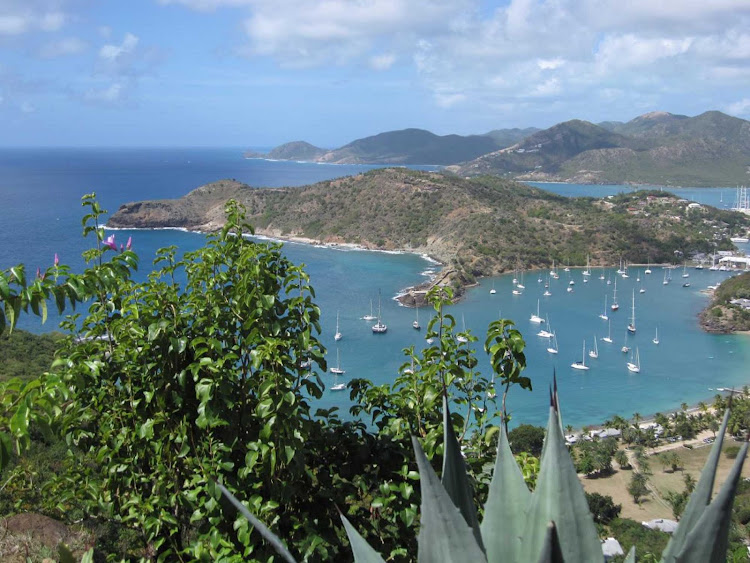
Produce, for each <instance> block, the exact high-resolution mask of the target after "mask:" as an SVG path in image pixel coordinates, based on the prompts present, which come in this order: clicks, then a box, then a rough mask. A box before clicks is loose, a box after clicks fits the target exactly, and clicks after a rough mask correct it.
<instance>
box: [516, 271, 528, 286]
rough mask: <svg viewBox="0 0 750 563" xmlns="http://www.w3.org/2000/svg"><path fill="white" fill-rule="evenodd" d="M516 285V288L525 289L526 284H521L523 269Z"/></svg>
mask: <svg viewBox="0 0 750 563" xmlns="http://www.w3.org/2000/svg"><path fill="white" fill-rule="evenodd" d="M516 287H517V288H518V289H526V286H525V285H523V270H521V281H520V282H518V283H517V284H516Z"/></svg>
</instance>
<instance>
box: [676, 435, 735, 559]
mask: <svg viewBox="0 0 750 563" xmlns="http://www.w3.org/2000/svg"><path fill="white" fill-rule="evenodd" d="M746 455H747V442H745V444H744V445H743V446H742V449H741V450H740V453H739V455H738V456H737V459H736V460H735V462H734V465H733V466H732V470H731V471H730V472H729V476H728V477H727V480H726V482H725V483H724V485H723V486H722V487H721V490H720V491H719V494H718V495H716V498H715V499H714V500H713V501H711V504H709V505H708V507H707V508H706V509H705V510H704V511H703V514H702V516H701V517H700V519H699V520H698V522H697V523H696V524H695V526H694V527H693V529H692V530H690V532H689V533H688V535H687V537H686V538H685V541H684V543H683V546H682V549H681V550H680V551H679V553H678V554H677V556H676V557H675V561H677V562H678V563H722V562H723V561H726V559H727V546H728V545H729V526H730V524H731V522H732V505H733V504H734V497H735V495H736V494H737V484H738V483H739V481H740V476H741V474H742V465H743V464H744V462H745V456H746Z"/></svg>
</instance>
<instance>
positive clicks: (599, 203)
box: [108, 169, 750, 287]
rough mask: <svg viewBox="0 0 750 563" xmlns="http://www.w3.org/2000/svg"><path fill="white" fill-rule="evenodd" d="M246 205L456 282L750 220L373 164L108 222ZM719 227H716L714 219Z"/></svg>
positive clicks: (141, 206)
mask: <svg viewBox="0 0 750 563" xmlns="http://www.w3.org/2000/svg"><path fill="white" fill-rule="evenodd" d="M229 198H236V199H237V200H239V201H241V202H242V203H244V204H245V205H246V206H247V209H248V220H249V221H250V223H251V224H253V225H254V226H255V228H256V231H257V232H258V233H259V234H264V235H268V236H274V237H281V238H292V237H301V238H305V239H310V240H313V241H320V242H324V243H339V244H340V243H353V244H358V245H361V246H363V247H366V248H372V249H390V250H393V249H404V250H410V251H414V252H420V253H426V254H429V255H431V256H433V257H435V258H436V259H438V260H440V261H441V262H442V263H444V264H446V265H447V266H448V271H449V274H450V278H451V279H452V281H453V283H455V284H456V285H457V286H459V287H463V286H464V285H466V284H469V283H472V282H474V280H475V278H476V277H477V276H484V275H490V274H498V273H501V272H505V271H509V270H512V269H515V268H546V267H549V266H550V265H551V264H552V261H553V260H555V261H556V262H557V263H563V262H565V263H569V264H570V265H583V264H585V261H586V255H587V254H590V255H591V263H592V266H599V265H605V264H606V265H612V264H616V263H617V262H618V261H619V260H620V258H623V259H625V260H627V261H628V262H645V261H647V260H648V261H650V262H652V263H653V262H668V261H670V260H672V259H673V258H674V256H675V251H677V252H678V253H682V254H684V255H690V254H691V253H694V252H708V251H709V250H710V249H711V248H712V238H711V237H713V236H714V233H717V236H718V237H719V238H720V239H721V238H722V237H723V238H724V241H723V242H721V241H720V244H722V245H724V247H728V246H730V243H729V242H728V240H727V237H728V233H729V232H730V230H731V229H733V228H735V227H736V225H737V224H738V223H740V224H741V225H742V226H743V227H747V226H750V219H748V218H747V217H745V216H742V215H740V214H738V213H732V212H727V211H719V210H716V209H713V208H701V209H700V210H688V209H687V208H686V205H687V202H680V201H679V200H678V198H676V197H675V196H672V195H671V194H667V193H664V192H645V191H641V192H636V193H633V194H627V195H624V194H623V195H619V196H615V197H611V198H605V199H593V198H575V199H571V198H565V197H562V196H558V195H555V194H551V193H549V192H545V191H543V190H540V189H537V188H531V187H529V186H526V185H523V184H519V183H517V182H513V181H508V180H502V179H499V178H496V177H480V178H474V179H463V178H458V177H455V176H452V175H448V174H441V173H434V172H433V173H428V172H418V171H413V170H408V169H379V170H373V171H370V172H368V173H365V174H360V175H357V176H352V177H347V178H340V179H336V180H331V181H326V182H320V183H318V184H314V185H311V186H306V187H302V188H274V189H266V188H264V189H253V188H250V187H248V186H245V185H243V184H240V183H238V182H234V181H230V180H224V181H221V182H215V183H213V184H208V185H206V186H202V187H200V188H198V189H196V190H194V191H192V192H190V193H189V194H187V195H186V196H184V197H183V198H181V199H178V200H161V201H151V202H138V203H129V204H126V205H123V206H122V207H120V209H119V210H118V211H117V212H116V213H115V214H114V215H113V216H112V217H111V218H110V220H109V222H108V225H109V226H111V227H125V228H127V227H143V228H159V227H168V226H169V227H184V228H189V229H197V230H215V229H217V228H219V227H220V225H221V224H222V221H223V205H224V202H225V201H226V200H227V199H229ZM714 227H716V228H714Z"/></svg>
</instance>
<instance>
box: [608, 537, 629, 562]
mask: <svg viewBox="0 0 750 563" xmlns="http://www.w3.org/2000/svg"><path fill="white" fill-rule="evenodd" d="M602 553H603V554H604V560H605V561H609V560H610V559H613V558H614V557H617V556H618V555H625V552H624V551H623V550H622V546H621V545H620V542H618V541H617V540H616V539H615V538H607V539H605V540H602Z"/></svg>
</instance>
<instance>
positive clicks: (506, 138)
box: [485, 127, 541, 148]
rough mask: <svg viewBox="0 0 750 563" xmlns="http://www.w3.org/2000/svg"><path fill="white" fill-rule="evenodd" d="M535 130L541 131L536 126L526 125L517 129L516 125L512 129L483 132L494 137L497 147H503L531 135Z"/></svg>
mask: <svg viewBox="0 0 750 563" xmlns="http://www.w3.org/2000/svg"><path fill="white" fill-rule="evenodd" d="M537 131H541V129H539V128H538V127H527V128H526V129H519V128H518V127H515V128H513V129H493V130H492V131H490V132H489V133H485V136H486V137H492V138H493V139H495V142H496V143H497V145H498V148H505V147H509V146H511V145H515V144H516V143H518V142H520V141H523V140H524V139H525V138H526V137H528V136H530V135H533V134H534V133H536V132H537Z"/></svg>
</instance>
